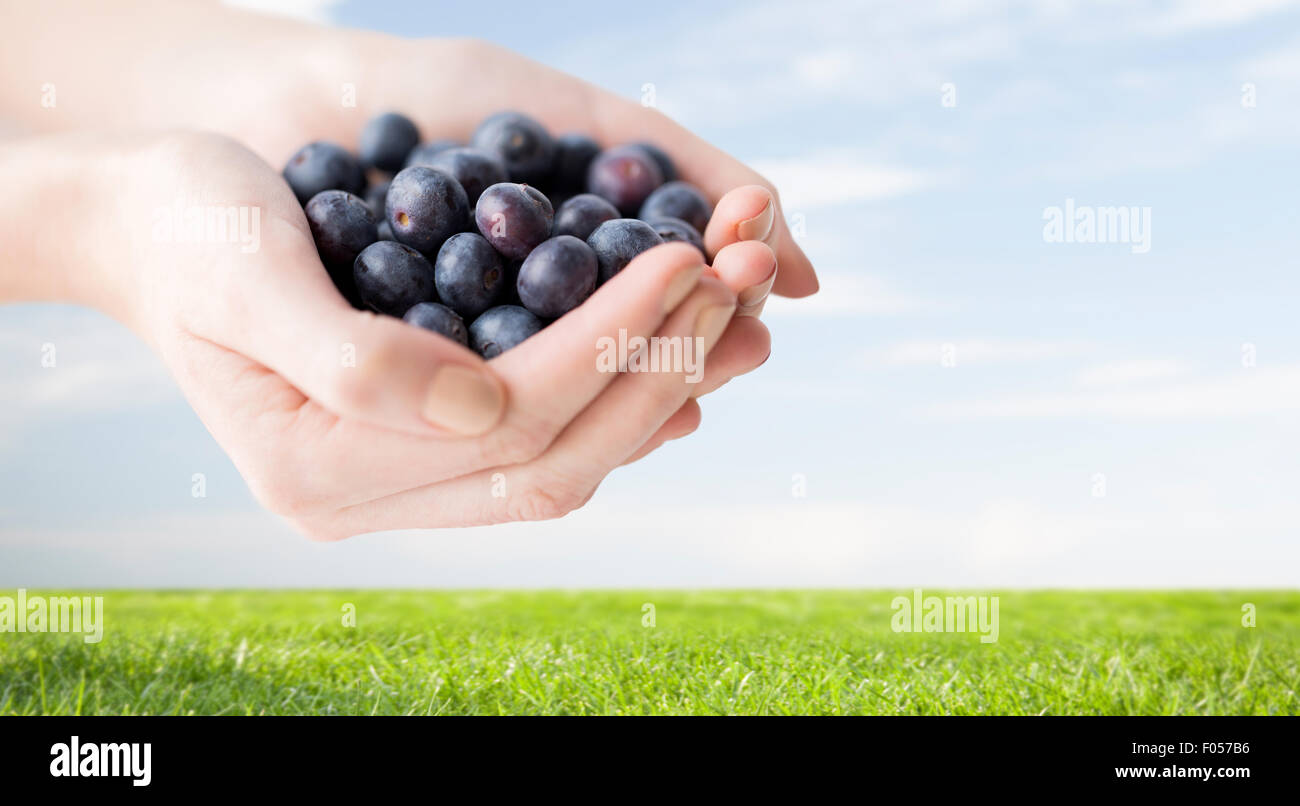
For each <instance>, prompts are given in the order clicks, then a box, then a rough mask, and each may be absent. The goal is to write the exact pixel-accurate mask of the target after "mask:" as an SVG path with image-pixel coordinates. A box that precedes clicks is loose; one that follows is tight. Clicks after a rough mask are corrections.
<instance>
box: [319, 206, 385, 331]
mask: <svg viewBox="0 0 1300 806" xmlns="http://www.w3.org/2000/svg"><path fill="white" fill-rule="evenodd" d="M304 212H305V213H306V214H307V225H308V226H309V227H311V237H312V240H314V241H315V242H316V251H317V252H318V253H319V254H320V260H321V263H324V264H325V270H326V271H328V272H329V275H330V278H331V279H332V280H334V285H335V286H336V287H337V288H338V290H339V292H340V293H342V294H343V296H344V297H346V298H347V300H348V301H349V302H351V303H353V304H354V305H355V304H357V303H358V302H359V301H360V298H359V297H358V296H357V287H356V283H354V282H353V280H352V264H353V262H354V261H356V259H357V255H359V254H361V250H362V249H365V248H366V247H367V246H369V245H370V244H372V243H374V242H375V241H377V240H379V231H378V228H377V227H376V225H375V216H374V213H372V212H370V208H369V207H367V206H366V203H365V202H363V201H362V200H361V199H360V198H358V197H357V196H353V195H352V194H351V193H348V192H347V191H345V190H322V191H321V192H320V193H317V194H316V195H315V196H312V197H311V200H310V201H309V202H307V207H306V208H305V209H304Z"/></svg>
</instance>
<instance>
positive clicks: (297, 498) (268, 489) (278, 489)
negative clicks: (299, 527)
mask: <svg viewBox="0 0 1300 806" xmlns="http://www.w3.org/2000/svg"><path fill="white" fill-rule="evenodd" d="M248 487H249V490H250V491H252V493H253V497H254V498H256V499H257V502H258V503H259V504H261V505H262V506H263V507H265V508H266V509H268V510H270V511H271V512H274V513H275V514H276V515H280V516H282V517H285V518H291V519H296V518H301V517H305V516H308V515H311V514H312V513H313V512H315V511H316V508H317V507H316V503H315V501H314V500H313V496H311V495H309V494H308V493H307V491H306V490H305V489H303V488H302V487H301V485H299V484H298V482H297V481H295V480H294V479H293V477H292V475H291V474H281V473H269V474H262V475H258V476H254V477H252V478H250V479H249V482H248Z"/></svg>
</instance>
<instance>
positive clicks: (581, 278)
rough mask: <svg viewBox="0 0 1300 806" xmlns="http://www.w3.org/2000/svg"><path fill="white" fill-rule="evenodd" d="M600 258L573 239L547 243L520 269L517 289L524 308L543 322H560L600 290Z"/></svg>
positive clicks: (565, 237)
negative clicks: (598, 284) (598, 276)
mask: <svg viewBox="0 0 1300 806" xmlns="http://www.w3.org/2000/svg"><path fill="white" fill-rule="evenodd" d="M596 273H597V264H596V254H595V253H594V252H592V251H591V247H589V246H587V245H586V244H585V243H583V242H582V241H580V240H578V239H577V238H575V237H573V236H572V235H559V236H557V237H554V238H551V239H550V240H548V241H543V242H542V243H541V244H539V245H538V246H537V248H536V249H534V250H533V251H532V253H530V254H529V255H528V257H527V258H525V259H524V263H523V265H522V266H520V267H519V279H518V280H516V288H517V290H518V292H519V299H520V301H521V302H523V304H524V307H525V308H527V309H528V310H530V311H532V312H533V313H535V314H537V315H538V316H540V317H542V318H543V319H557V318H559V317H561V316H563V315H565V314H566V313H568V312H569V311H571V310H573V309H574V308H576V307H578V306H579V305H581V304H582V301H583V300H585V299H586V298H587V297H589V296H591V292H592V291H594V290H596Z"/></svg>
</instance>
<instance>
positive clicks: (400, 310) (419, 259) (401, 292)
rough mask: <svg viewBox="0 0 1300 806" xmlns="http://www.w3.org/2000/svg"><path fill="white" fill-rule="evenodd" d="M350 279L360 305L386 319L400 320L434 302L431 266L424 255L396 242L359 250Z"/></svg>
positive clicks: (382, 242)
mask: <svg viewBox="0 0 1300 806" xmlns="http://www.w3.org/2000/svg"><path fill="white" fill-rule="evenodd" d="M352 277H353V279H354V280H355V281H356V284H357V293H358V294H360V296H361V301H362V302H364V303H365V304H366V305H367V306H369V307H370V308H373V309H374V310H376V311H379V312H380V313H386V314H388V315H389V316H401V315H402V314H404V313H406V312H407V311H409V310H411V308H413V307H415V305H417V304H418V303H421V302H433V301H435V300H436V299H437V293H436V292H435V290H434V283H433V266H432V265H431V264H430V263H429V261H428V260H426V259H425V257H424V255H422V254H420V253H419V252H417V251H416V250H414V249H412V248H411V247H409V246H406V245H405V244H400V243H398V242H396V241H376V242H375V243H372V244H371V245H370V246H367V247H366V248H365V249H363V250H362V251H361V254H359V255H357V262H356V263H355V264H354V265H353V267H352Z"/></svg>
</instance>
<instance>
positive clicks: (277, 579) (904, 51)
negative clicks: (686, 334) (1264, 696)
mask: <svg viewBox="0 0 1300 806" xmlns="http://www.w3.org/2000/svg"><path fill="white" fill-rule="evenodd" d="M283 10H287V11H289V12H292V13H295V14H298V15H299V16H306V17H311V18H314V19H318V20H322V21H326V22H329V23H332V24H338V25H346V26H355V27H365V28H372V29H376V30H384V31H389V32H393V33H402V34H408V35H423V36H437V35H472V36H478V37H483V38H487V39H491V40H493V41H496V42H498V43H500V44H502V45H505V46H507V47H510V48H513V49H515V50H518V51H521V52H523V53H525V54H526V55H528V56H530V57H532V58H535V59H538V60H540V61H542V62H545V63H547V64H550V65H553V66H555V67H558V68H560V69H563V70H566V71H568V72H571V73H574V74H576V75H579V76H582V77H583V78H586V79H588V80H591V81H593V82H595V83H597V84H600V85H602V86H604V87H606V88H607V89H609V90H611V91H614V92H616V93H619V94H622V95H624V96H626V97H629V98H639V97H641V95H642V88H643V86H644V85H645V84H647V83H650V84H653V85H654V87H655V97H656V103H657V105H658V106H659V108H660V109H662V110H663V111H664V112H665V113H667V114H669V115H670V116H672V117H674V118H676V119H677V120H678V121H680V122H681V123H683V124H684V125H686V126H687V127H689V128H691V129H692V130H694V131H696V132H697V133H699V134H700V135H701V136H703V137H704V138H705V139H707V140H709V141H711V142H713V143H715V144H717V145H719V146H721V147H723V148H724V149H726V150H727V151H729V152H731V153H732V154H734V155H736V156H737V157H739V158H741V159H743V160H744V161H746V162H749V163H751V164H753V165H754V166H755V167H756V168H757V169H758V170H759V171H760V172H762V173H763V174H764V175H766V176H767V177H768V178H769V179H771V180H772V181H773V182H775V183H776V185H777V186H778V188H779V189H780V190H781V193H782V198H783V200H784V203H785V207H786V215H787V219H789V220H790V222H791V223H792V224H795V225H797V226H798V228H799V229H800V231H801V232H802V234H801V236H800V243H801V244H802V246H803V248H804V249H805V251H806V252H807V253H808V254H809V255H810V257H811V258H812V259H813V261H814V263H815V264H816V266H817V268H818V271H819V273H820V275H821V277H822V292H821V294H819V295H818V296H817V297H814V298H811V299H807V300H797V301H788V300H774V301H773V302H771V303H769V307H768V312H767V314H766V316H765V320H766V321H767V322H768V324H769V327H770V328H771V330H772V333H773V354H772V357H771V359H770V360H769V361H768V363H767V364H766V365H765V366H763V367H762V368H761V369H760V370H759V371H757V372H755V373H753V374H751V375H748V376H745V377H743V378H739V379H737V380H735V381H733V382H732V383H731V384H729V385H728V386H727V387H725V388H724V389H722V390H721V391H719V392H717V393H715V394H713V395H710V396H708V397H707V398H705V399H704V401H703V410H704V421H703V425H702V427H701V428H700V430H699V431H698V432H697V433H695V434H694V435H692V436H691V437H689V438H687V439H685V440H681V441H679V442H675V443H671V444H669V445H668V446H666V447H665V448H663V449H661V450H660V451H658V452H657V453H655V454H654V455H653V456H651V457H650V458H648V459H646V460H644V461H642V462H639V463H637V464H635V465H633V466H630V467H627V468H623V469H621V470H619V471H617V472H615V473H614V474H612V475H611V476H610V477H609V478H608V479H607V480H606V481H605V483H604V484H603V485H602V487H601V489H600V490H599V491H598V493H597V494H596V496H595V498H594V499H593V500H592V501H591V502H590V503H589V504H588V505H587V506H586V507H585V508H583V509H582V510H579V511H578V512H575V513H573V514H571V515H569V516H568V517H566V518H564V519H562V520H559V521H554V522H547V523H528V524H510V525H505V526H497V527H488V528H481V529H454V530H440V531H411V532H401V533H387V534H380V535H370V536H365V537H361V538H355V539H352V540H349V541H344V542H342V543H335V544H316V543H311V542H309V541H306V540H305V539H303V538H301V537H299V536H297V535H296V534H295V533H294V532H293V531H292V530H291V529H290V528H289V527H288V526H287V525H285V524H284V523H282V522H281V521H280V520H279V519H278V518H276V517H275V516H273V515H270V514H267V513H265V512H263V511H262V510H260V509H259V508H258V506H257V505H256V503H255V502H254V501H253V500H252V498H251V496H250V495H249V493H248V491H247V488H246V487H245V486H244V484H243V482H242V480H241V479H240V477H239V475H238V474H237V473H236V471H235V470H234V468H233V466H232V465H231V463H230V462H229V460H228V459H227V458H225V456H224V454H223V453H222V452H221V450H220V448H219V447H218V446H217V445H216V444H215V442H214V441H213V440H212V438H211V437H210V436H209V435H208V434H207V432H206V431H205V430H204V428H203V426H202V425H201V424H200V422H199V421H198V419H197V417H196V416H195V415H194V414H193V413H192V412H191V411H190V410H189V408H188V407H187V405H186V404H185V402H184V401H183V399H182V398H181V396H180V394H179V393H178V391H177V390H176V387H175V385H174V384H173V383H172V381H171V380H170V378H169V377H168V375H167V373H166V371H165V370H164V368H163V367H162V364H161V363H160V362H159V361H158V360H157V359H156V358H155V357H154V356H153V355H152V354H151V353H150V351H149V350H148V349H147V348H146V347H144V346H143V345H142V344H141V343H140V342H139V341H138V340H136V339H135V338H134V337H133V336H132V335H130V334H129V333H128V332H127V331H125V329H123V328H122V327H120V326H118V325H117V324H115V323H113V322H112V321H110V320H108V319H107V318H105V317H103V316H101V315H99V314H97V313H94V312H92V311H88V310H83V309H78V308H73V307H68V306H53V305H40V306H37V305H24V306H9V307H6V308H3V309H0V401H2V405H0V586H7V587H19V586H27V587H41V586H44V587H49V586H79V587H129V586H158V587H191V586H217V587H234V586H261V587H300V586H351V585H355V586H393V587H435V586H436V587H494V586H502V587H625V586H636V587H670V586H682V587H768V586H781V587H787V586H788V587H869V586H876V587H910V586H913V585H924V586H946V587H964V588H991V587H1036V588H1041V587H1209V588H1226V587H1284V588H1293V587H1296V586H1297V585H1298V584H1300V495H1297V490H1300V462H1297V456H1300V339H1297V337H1296V323H1297V317H1296V315H1295V313H1294V310H1293V307H1294V305H1295V303H1296V300H1297V297H1298V296H1300V294H1297V292H1300V271H1298V270H1300V260H1298V259H1297V256H1296V252H1295V247H1296V245H1297V240H1298V239H1297V224H1298V223H1300V222H1298V218H1300V216H1298V215H1297V210H1298V208H1300V204H1298V203H1297V201H1296V196H1295V192H1294V187H1295V184H1296V180H1297V179H1298V178H1300V159H1297V156H1296V150H1295V144H1296V143H1297V142H1300V8H1297V4H1296V3H1292V2H1285V1H1284V0H1276V1H1275V0H1239V1H1238V2H1233V3H1223V2H1214V1H1213V0H1210V1H1207V2H1201V1H1199V0H1197V1H1195V2H1192V1H1185V2H1162V3H1154V2H1115V3H1109V2H1105V3H1102V2H1097V3H1078V2H1071V1H1070V0H1062V1H1060V2H1033V3H1013V2H996V1H994V0H981V1H980V2H961V1H955V2H939V3H926V4H920V3H907V2H897V3H871V4H866V3H856V2H806V3H800V4H797V5H791V4H787V3H779V2H776V3H767V4H765V3H753V2H747V3H709V4H700V3H674V2H662V3H657V4H655V5H654V6H653V7H649V6H646V5H644V4H639V5H636V6H628V7H626V8H622V9H620V8H619V7H616V6H613V5H611V4H579V3H563V2H560V3H551V4H547V5H546V6H545V7H544V8H541V7H539V8H537V9H536V10H531V9H530V8H528V7H521V8H520V9H518V10H512V12H511V13H510V14H499V15H491V16H490V17H489V16H487V15H485V14H484V12H483V9H482V7H481V6H480V7H478V8H473V7H471V6H470V5H469V4H452V3H433V4H424V3H412V2H394V3H388V4H371V3H342V4H328V3H318V2H296V3H289V4H285V6H284V7H283ZM1119 208H1126V209H1127V210H1128V211H1129V212H1130V213H1131V214H1132V221H1133V222H1135V223H1137V224H1139V225H1140V226H1138V227H1136V228H1134V229H1130V231H1129V232H1128V233H1127V237H1122V236H1124V235H1125V233H1123V232H1120V231H1119V230H1118V229H1117V230H1116V231H1115V237H1114V238H1107V237H1100V238H1099V237H1098V232H1100V233H1101V234H1102V235H1105V236H1109V235H1110V232H1109V231H1108V230H1107V228H1106V227H1104V226H1103V227H1101V228H1100V229H1099V230H1098V229H1095V228H1094V229H1093V230H1092V232H1091V235H1089V231H1088V230H1087V229H1083V228H1082V227H1083V226H1084V225H1083V224H1082V223H1079V224H1078V226H1062V227H1061V228H1060V229H1059V230H1057V231H1056V232H1055V233H1054V232H1052V231H1050V224H1051V223H1052V221H1053V219H1054V218H1055V217H1057V216H1060V217H1061V218H1059V219H1057V220H1058V221H1061V220H1064V216H1065V215H1066V211H1067V210H1068V211H1069V212H1070V213H1072V214H1073V215H1074V216H1076V218H1072V219H1070V221H1071V222H1082V221H1084V220H1086V218H1087V217H1088V216H1093V217H1094V219H1095V217H1096V216H1101V215H1105V214H1108V213H1110V212H1112V211H1116V210H1118V209H1119ZM1066 230H1069V232H1070V237H1069V238H1067V237H1065V234H1064V233H1065V231H1066ZM1115 241H1119V242H1115ZM44 344H55V345H56V346H57V349H58V358H59V362H58V367H57V368H55V369H53V370H51V369H47V368H43V367H42V366H41V361H40V358H41V350H42V345H44ZM200 472H201V473H204V474H205V476H206V478H207V497H205V498H202V499H195V498H193V497H191V495H190V490H191V478H192V476H193V474H194V473H200Z"/></svg>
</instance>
